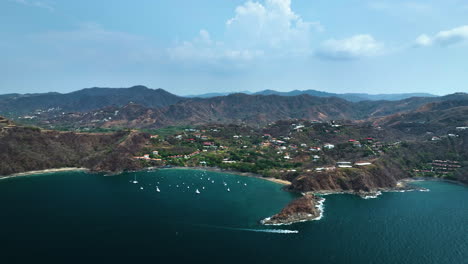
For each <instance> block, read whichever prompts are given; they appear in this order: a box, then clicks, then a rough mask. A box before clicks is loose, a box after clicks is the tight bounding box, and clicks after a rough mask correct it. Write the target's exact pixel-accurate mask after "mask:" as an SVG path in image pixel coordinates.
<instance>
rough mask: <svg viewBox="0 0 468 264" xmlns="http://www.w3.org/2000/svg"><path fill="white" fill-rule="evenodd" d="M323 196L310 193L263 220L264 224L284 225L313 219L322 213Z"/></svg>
mask: <svg viewBox="0 0 468 264" xmlns="http://www.w3.org/2000/svg"><path fill="white" fill-rule="evenodd" d="M321 202H322V198H319V197H316V196H314V195H311V194H308V195H304V196H302V197H301V198H298V199H296V200H294V201H292V202H291V203H290V204H288V205H287V206H286V207H285V208H283V210H281V212H279V213H278V214H275V215H273V216H272V217H268V218H266V219H264V220H262V221H261V223H262V224H264V225H284V224H292V223H296V222H302V221H308V220H313V219H316V218H318V217H320V215H321V213H322V212H321V210H322V209H321V206H320V205H321Z"/></svg>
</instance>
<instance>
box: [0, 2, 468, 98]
mask: <svg viewBox="0 0 468 264" xmlns="http://www.w3.org/2000/svg"><path fill="white" fill-rule="evenodd" d="M0 35H1V37H0V58H1V60H0V71H1V72H2V75H1V76H2V78H0V93H13V92H18V93H32V92H49V91H58V92H70V91H74V90H78V89H82V88H86V87H94V86H98V87H128V86H132V85H136V84H143V85H146V86H148V87H151V88H163V89H165V90H168V91H170V92H173V93H175V94H180V95H186V94H200V93H207V92H227V91H229V92H231V91H244V90H250V91H259V90H264V89H274V90H279V91H289V90H294V89H300V90H305V89H315V90H321V91H328V92H339V93H344V92H366V93H404V92H430V93H434V94H448V93H454V92H468V70H467V69H468V1H466V0H424V1H422V0H419V1H417V0H414V1H404V0H385V1H384V0H382V1H380V0H374V1H370V0H369V1H358V0H343V1H330V0H259V1H245V0H244V1H241V0H222V1H213V0H197V1H195V0H194V1H192V0H184V1H183V0H158V1H153V0H139V1H128V0H127V1H123V0H100V1H94V0H80V1H60V0H0Z"/></svg>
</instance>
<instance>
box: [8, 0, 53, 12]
mask: <svg viewBox="0 0 468 264" xmlns="http://www.w3.org/2000/svg"><path fill="white" fill-rule="evenodd" d="M10 1H12V2H15V3H18V4H22V5H25V6H32V7H38V8H43V9H47V10H49V11H51V12H52V11H54V10H55V9H54V7H52V6H51V5H50V4H48V3H46V2H42V1H31V0H10Z"/></svg>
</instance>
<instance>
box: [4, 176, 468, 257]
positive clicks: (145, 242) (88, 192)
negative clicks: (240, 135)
mask: <svg viewBox="0 0 468 264" xmlns="http://www.w3.org/2000/svg"><path fill="white" fill-rule="evenodd" d="M135 177H136V180H137V181H138V183H137V184H134V183H132V182H131V181H133V180H134V179H135ZM208 178H209V179H208ZM212 181H214V183H212ZM158 182H159V183H158ZM412 184H416V185H418V186H420V187H423V188H428V189H429V190H430V191H429V192H405V193H397V192H390V193H383V194H382V195H380V196H379V197H378V198H376V199H368V200H365V199H362V198H360V197H358V196H354V195H348V194H337V195H327V196H324V198H325V199H326V200H325V203H324V208H325V212H324V216H323V218H322V219H321V220H319V221H310V222H304V223H298V224H293V225H287V226H274V227H270V226H262V225H260V224H259V222H258V221H259V220H261V219H263V218H265V217H268V216H271V215H272V214H274V213H277V212H278V211H279V210H281V208H282V207H284V206H285V205H286V204H287V203H288V202H290V201H291V200H292V199H294V198H295V197H297V195H296V194H292V193H288V192H284V191H282V190H281V188H282V186H281V185H279V184H276V183H272V182H269V181H264V180H262V179H257V178H252V177H245V176H239V175H232V174H225V173H216V172H203V171H195V170H171V169H168V170H160V171H154V172H136V173H124V174H121V175H117V176H102V175H98V174H87V173H84V172H60V173H53V174H47V175H41V176H37V175H35V176H25V177H18V178H11V179H5V180H3V181H0V209H1V216H2V217H0V226H1V228H0V237H1V239H0V256H1V258H2V259H3V260H6V262H5V263H9V262H8V261H11V260H13V259H16V260H17V261H18V260H20V261H23V262H28V261H29V262H37V261H40V260H44V259H53V260H56V259H59V260H62V261H69V262H70V261H76V260H78V259H86V261H87V263H91V262H94V261H96V262H97V261H105V262H112V263H122V262H126V263H128V262H129V261H132V262H135V261H151V262H157V263H183V262H186V261H192V262H200V261H203V262H205V263H239V262H242V263H298V262H304V263H464V261H466V259H468V230H467V226H468V203H467V201H468V188H467V187H465V186H461V185H455V184H451V183H446V182H432V181H424V182H415V183H412ZM187 186H188V187H187ZM156 187H158V188H159V189H160V192H157V191H156ZM203 187H204V188H203ZM228 188H229V190H230V191H227V189H228ZM196 189H198V190H199V192H200V194H196V193H195V191H196ZM2 262H3V261H2Z"/></svg>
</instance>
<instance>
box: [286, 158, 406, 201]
mask: <svg viewBox="0 0 468 264" xmlns="http://www.w3.org/2000/svg"><path fill="white" fill-rule="evenodd" d="M408 177H411V175H410V174H409V173H408V172H407V171H406V170H405V169H404V168H403V167H401V165H399V164H397V163H396V162H393V161H391V160H382V161H378V162H376V163H375V164H374V165H372V166H369V167H365V168H344V169H342V168H338V169H336V170H333V171H324V172H312V173H307V174H303V175H300V176H298V177H295V178H294V179H292V180H291V183H292V184H291V185H290V186H288V187H287V189H288V190H290V191H299V192H311V191H313V192H320V191H321V192H343V191H345V192H356V193H359V192H375V191H377V190H381V189H389V188H395V187H396V185H397V182H398V181H399V180H401V179H404V178H408Z"/></svg>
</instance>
